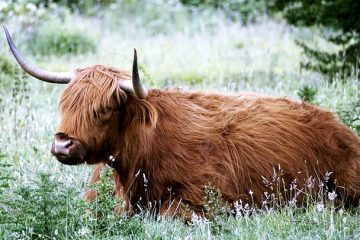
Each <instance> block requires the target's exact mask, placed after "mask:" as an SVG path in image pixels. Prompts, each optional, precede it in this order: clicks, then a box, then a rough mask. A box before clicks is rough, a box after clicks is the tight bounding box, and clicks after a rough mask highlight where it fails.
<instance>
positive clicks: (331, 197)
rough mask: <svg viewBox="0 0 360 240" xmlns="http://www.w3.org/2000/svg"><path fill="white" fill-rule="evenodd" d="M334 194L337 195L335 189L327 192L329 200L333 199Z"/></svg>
mask: <svg viewBox="0 0 360 240" xmlns="http://www.w3.org/2000/svg"><path fill="white" fill-rule="evenodd" d="M336 196H337V194H336V192H335V191H332V192H329V193H328V198H329V200H330V201H334V200H335V198H336Z"/></svg>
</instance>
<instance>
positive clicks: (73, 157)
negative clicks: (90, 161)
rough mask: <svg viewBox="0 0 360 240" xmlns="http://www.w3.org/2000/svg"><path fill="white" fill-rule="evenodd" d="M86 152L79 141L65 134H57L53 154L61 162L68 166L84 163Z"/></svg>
mask: <svg viewBox="0 0 360 240" xmlns="http://www.w3.org/2000/svg"><path fill="white" fill-rule="evenodd" d="M84 152H85V151H84V146H83V144H82V143H81V142H80V141H79V140H76V139H73V138H70V137H68V136H67V135H66V134H64V133H56V134H55V137H54V142H53V144H52V146H51V153H52V155H54V156H55V157H56V159H57V160H58V161H59V162H61V163H63V164H67V165H75V164H80V163H82V162H83V159H84Z"/></svg>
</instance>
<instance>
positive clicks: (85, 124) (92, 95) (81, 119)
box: [59, 65, 131, 139]
mask: <svg viewBox="0 0 360 240" xmlns="http://www.w3.org/2000/svg"><path fill="white" fill-rule="evenodd" d="M129 79H131V76H130V75H129V74H128V73H126V72H124V71H119V70H117V69H114V68H110V67H105V66H102V65H95V66H92V67H87V68H83V69H77V70H76V77H75V78H74V79H73V80H72V81H71V82H70V83H69V84H68V86H67V87H66V88H65V90H64V92H63V94H62V96H61V99H60V103H59V108H60V112H61V113H62V117H63V118H64V119H66V121H63V122H62V124H63V125H61V126H60V128H59V130H60V131H61V132H64V133H66V134H68V135H69V136H76V137H78V138H80V139H81V138H82V137H85V136H83V135H88V131H89V129H90V128H91V127H92V126H93V125H94V124H96V118H97V117H98V116H100V115H101V114H103V113H104V112H105V111H107V110H114V109H116V108H119V107H120V106H121V104H122V103H124V102H125V101H126V100H127V98H128V95H127V94H126V93H125V92H124V91H123V90H122V89H121V88H120V86H119V81H122V80H129Z"/></svg>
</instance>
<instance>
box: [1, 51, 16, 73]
mask: <svg viewBox="0 0 360 240" xmlns="http://www.w3.org/2000/svg"><path fill="white" fill-rule="evenodd" d="M16 73H17V66H16V65H15V63H14V62H12V61H11V60H10V59H9V57H8V54H7V53H6V52H5V51H0V75H2V74H4V75H7V76H14V75H15V74H16Z"/></svg>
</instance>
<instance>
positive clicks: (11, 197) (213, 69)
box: [0, 4, 360, 239]
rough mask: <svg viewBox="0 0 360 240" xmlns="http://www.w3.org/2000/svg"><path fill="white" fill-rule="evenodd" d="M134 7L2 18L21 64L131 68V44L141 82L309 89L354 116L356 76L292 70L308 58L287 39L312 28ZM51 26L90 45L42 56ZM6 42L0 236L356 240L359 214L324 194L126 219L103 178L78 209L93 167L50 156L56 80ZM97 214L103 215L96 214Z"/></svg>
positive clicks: (310, 35) (308, 35)
mask: <svg viewBox="0 0 360 240" xmlns="http://www.w3.org/2000/svg"><path fill="white" fill-rule="evenodd" d="M142 11H143V12H140V10H136V11H135V10H134V12H133V13H134V14H129V13H126V11H125V10H121V9H116V8H114V9H109V10H107V12H106V14H99V16H97V17H92V18H86V17H83V16H79V15H72V14H69V13H64V14H63V13H62V12H60V13H58V14H54V16H52V17H49V18H46V19H45V20H44V21H45V23H43V24H41V23H39V24H34V25H30V26H27V25H26V24H24V22H22V20H21V19H20V20H19V19H18V20H14V21H10V20H9V21H8V22H5V23H4V24H6V25H7V26H8V28H9V30H10V32H11V33H12V35H13V36H14V39H15V41H16V42H17V43H18V45H19V47H20V49H21V50H22V51H23V52H24V53H25V54H26V55H27V56H28V58H29V60H30V61H31V62H33V63H36V64H37V65H39V66H41V67H43V68H45V69H48V70H53V71H69V70H72V69H75V68H78V67H85V66H89V65H91V64H103V65H108V66H114V67H118V68H120V69H125V70H130V69H131V63H132V51H133V48H134V47H135V48H136V49H137V50H138V54H139V62H140V64H141V75H142V77H143V80H144V83H145V84H146V86H148V87H149V88H162V87H167V86H176V87H182V88H184V89H191V90H202V91H219V92H234V93H236V92H242V91H246V92H247V91H251V92H258V93H263V94H267V95H273V96H289V97H290V98H293V99H298V98H299V97H298V91H299V90H300V89H301V88H303V87H304V86H311V87H312V88H314V89H315V88H316V89H317V94H316V95H315V99H314V103H315V104H317V105H320V106H322V107H324V108H327V109H330V110H332V111H334V112H341V111H344V112H346V113H350V115H351V114H352V113H354V111H355V109H352V107H351V106H353V105H351V103H354V102H358V101H359V92H358V91H359V85H358V81H357V79H356V78H354V79H352V78H349V79H346V81H333V83H329V82H328V81H326V79H325V78H324V77H322V76H320V75H318V74H316V73H313V72H307V71H303V70H301V69H300V67H299V66H300V64H299V63H300V61H301V59H302V58H303V57H304V56H303V55H302V54H301V50H300V49H299V48H298V47H297V46H296V45H295V43H294V39H296V38H303V39H308V40H309V41H314V43H316V44H319V46H322V47H324V46H325V47H331V46H326V45H324V43H322V42H321V41H320V40H319V38H318V37H317V34H316V32H314V31H310V30H304V29H302V30H301V29H300V30H299V29H294V28H292V27H289V26H288V25H286V24H285V23H284V22H283V21H281V20H274V19H269V18H267V17H261V16H260V17H259V20H258V22H256V23H253V24H250V25H246V26H245V25H242V24H240V23H236V22H231V21H229V20H227V19H226V18H225V16H223V14H222V13H221V12H212V11H205V10H204V11H195V12H194V11H188V10H187V9H185V8H183V7H179V6H177V7H174V6H172V7H170V5H166V4H163V5H156V6H152V5H149V6H146V7H144V9H142ZM60 19H62V21H63V22H61V21H60ZM49 26H50V27H49ZM54 29H55V30H54ZM56 29H60V30H61V31H63V32H65V33H66V31H69V32H71V31H70V30H68V29H75V30H76V31H77V33H82V34H84V35H86V36H87V37H88V38H89V39H90V41H92V42H93V43H94V46H95V48H94V49H93V50H91V51H90V52H87V53H84V54H77V55H73V54H56V53H53V54H50V55H48V54H46V51H45V52H44V54H40V53H39V51H40V50H39V49H40V48H41V47H43V46H45V40H47V39H46V36H48V35H47V34H48V33H50V34H56V33H54V32H56ZM35 30H37V31H38V32H41V33H43V34H42V35H38V38H35V39H37V42H40V41H42V40H44V42H41V44H40V46H36V44H37V43H36V42H33V41H32V40H31V39H32V36H33V35H32V34H33V32H34V31H35ZM75 39H77V37H75ZM79 41H80V40H79ZM81 41H82V40H81ZM80 43H82V42H80ZM36 47H38V48H36ZM7 49H8V48H7V45H6V42H5V37H2V38H0V54H1V55H0V238H1V239H102V238H103V239H360V210H359V209H355V210H353V211H350V212H348V211H346V210H344V209H335V208H334V207H333V204H332V202H331V199H328V201H329V203H328V205H327V207H325V208H324V207H323V205H322V203H321V202H318V201H317V200H316V199H315V200H311V201H310V200H309V204H308V206H307V207H306V208H299V207H294V206H293V207H291V206H289V207H287V208H284V209H282V210H281V211H279V210H274V209H268V210H267V211H265V210H262V211H260V210H256V209H253V208H252V207H251V206H243V207H241V209H240V212H242V214H240V215H239V216H237V217H229V216H226V215H220V216H217V217H215V218H212V219H197V218H194V219H193V222H192V223H185V222H183V221H181V220H179V219H161V217H158V216H154V215H153V214H152V213H151V212H143V213H142V214H140V215H136V216H134V217H131V218H127V217H126V216H123V215H120V216H119V215H115V214H114V213H113V211H112V209H113V206H114V205H115V204H116V202H115V200H114V199H112V198H111V197H110V196H108V195H107V194H106V193H107V191H108V189H109V188H110V189H111V186H110V183H109V182H107V181H106V180H104V181H103V182H102V183H101V184H100V185H99V186H98V187H99V188H100V190H101V191H102V192H103V193H104V198H103V199H100V200H99V201H98V202H95V203H92V205H91V206H88V205H86V204H85V203H84V202H83V200H82V194H83V192H84V189H85V186H86V182H87V179H88V177H89V175H90V172H91V167H90V166H84V165H83V166H76V167H73V166H65V165H61V164H60V163H59V162H57V161H56V159H55V158H54V157H52V156H51V154H50V145H51V142H52V137H53V134H54V132H55V129H56V126H57V123H58V120H59V116H58V115H57V112H58V111H57V101H58V99H59V95H60V93H61V91H62V89H63V86H60V85H51V84H47V83H43V82H40V81H37V80H36V79H34V78H31V77H29V76H27V75H25V74H24V73H23V72H22V71H20V70H19V69H17V68H15V67H14V64H15V62H14V60H13V58H12V56H11V55H10V53H9V51H8V50H7ZM32 49H37V51H38V52H37V53H34V50H32ZM60 49H61V46H60ZM335 80H336V79H335ZM358 117H359V116H358V115H357V116H355V117H353V118H354V119H356V118H358ZM354 122H355V124H358V122H356V120H354V121H353V122H352V123H354ZM88 208H91V209H94V211H92V212H89V211H86V210H87V209H88ZM99 211H100V212H102V213H103V216H105V217H103V218H97V217H96V216H94V212H99Z"/></svg>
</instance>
